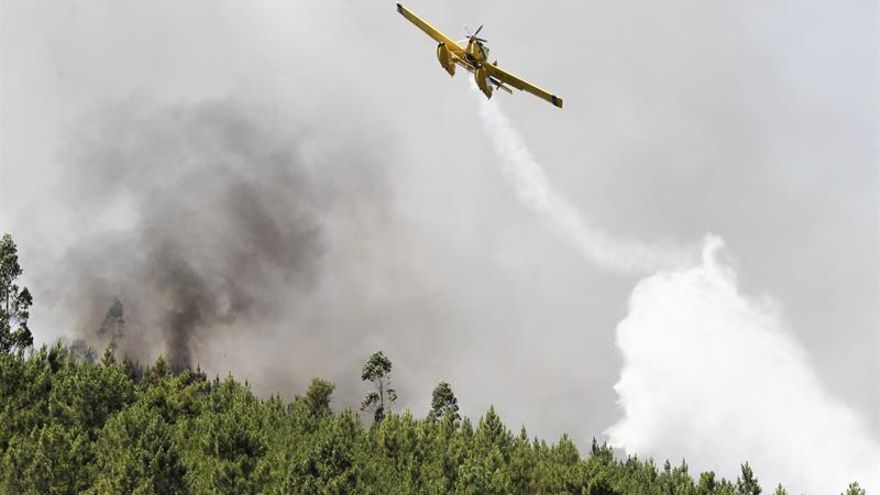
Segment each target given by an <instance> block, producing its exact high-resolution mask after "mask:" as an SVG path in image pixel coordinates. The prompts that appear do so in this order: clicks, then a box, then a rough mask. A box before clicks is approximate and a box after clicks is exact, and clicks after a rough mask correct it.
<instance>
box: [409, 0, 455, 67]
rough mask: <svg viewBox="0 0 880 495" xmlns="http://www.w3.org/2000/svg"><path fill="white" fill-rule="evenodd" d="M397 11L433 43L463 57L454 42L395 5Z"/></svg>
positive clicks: (410, 12)
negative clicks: (439, 44)
mask: <svg viewBox="0 0 880 495" xmlns="http://www.w3.org/2000/svg"><path fill="white" fill-rule="evenodd" d="M397 11H398V12H400V15H402V16H404V17H406V18H407V19H409V22H411V23H413V24H415V25H416V27H418V28H419V29H421V30H422V31H424V32H425V33H427V35H428V36H430V37H432V38H434V40H435V41H437V42H438V43H445V44H446V48H447V49H448V50H449V51H450V52H452V53H454V54H456V55H459V56H461V55H464V49H463V48H462V47H460V46H459V45H458V43H456V42H455V40H453V39H452V38H450V37H449V36H446V35H445V34H443V33H441V32H440V30H438V29H437V28H435V27H434V26H432V25H430V24H428V23H427V22H425V21H424V20H423V19H422V18H421V17H419V16H417V15H415V14H413V13H412V11H410V10H409V9H407V8H406V7H404V6H403V5H400V4H397Z"/></svg>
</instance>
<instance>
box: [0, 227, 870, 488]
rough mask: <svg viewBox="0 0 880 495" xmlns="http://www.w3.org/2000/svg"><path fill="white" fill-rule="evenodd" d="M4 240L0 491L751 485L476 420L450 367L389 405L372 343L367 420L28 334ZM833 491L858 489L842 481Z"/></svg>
mask: <svg viewBox="0 0 880 495" xmlns="http://www.w3.org/2000/svg"><path fill="white" fill-rule="evenodd" d="M0 247H2V249H0V251H2V253H0V254H2V255H3V256H2V257H0V263H6V264H8V263H12V262H14V264H15V265H14V266H3V267H0V273H2V274H4V275H8V276H3V277H0V284H4V285H3V286H2V287H0V295H2V296H3V298H4V299H2V300H0V325H2V326H0V344H2V345H0V404H2V406H0V426H2V428H0V455H2V457H0V493H2V494H29V493H33V494H74V493H89V494H117V493H118V494H135V493H137V494H171V493H175V494H176V493H193V494H203V493H204V494H231V493H235V494H239V493H266V494H287V493H297V494H347V493H364V494H371V493H375V494H404V493H418V494H423V493H425V494H448V493H454V494H495V493H497V494H502V493H503V494H507V493H554V494H558V493H572V494H574V493H582V494H657V495H661V494H663V495H666V494H694V495H697V494H699V495H704V494H719V495H721V494H724V495H758V494H760V493H762V489H761V487H760V485H759V483H758V479H757V477H756V476H755V473H753V472H752V469H751V467H750V466H749V465H748V463H745V464H743V465H742V471H741V474H740V476H739V477H738V478H737V479H736V480H735V481H729V480H726V479H721V478H717V477H716V476H715V474H714V473H713V472H705V473H700V474H699V475H698V476H696V477H694V476H692V475H691V474H690V473H689V471H688V466H687V464H686V463H684V461H682V463H681V464H680V465H678V466H674V467H673V466H672V465H671V464H670V463H669V462H668V461H667V462H666V463H664V465H663V466H662V467H658V466H657V465H655V464H654V461H653V460H651V459H644V460H643V459H639V458H637V457H628V458H626V459H619V458H616V457H615V456H614V454H613V452H612V450H611V448H610V447H608V446H607V445H598V444H597V443H596V442H595V440H594V442H593V445H592V447H591V449H590V451H589V452H588V453H587V454H586V455H581V454H580V453H579V452H578V449H577V448H576V447H575V445H574V443H573V442H572V441H571V440H570V439H569V438H568V437H567V436H563V437H562V438H560V439H559V440H558V441H557V442H555V443H548V442H546V441H544V440H539V439H530V438H529V437H528V435H527V433H526V430H525V428H522V429H521V430H520V431H519V432H518V433H517V434H514V433H512V432H511V431H510V429H509V428H508V427H507V426H506V425H505V424H504V423H503V421H502V420H501V418H500V417H499V416H498V415H497V414H496V413H495V411H494V409H493V408H491V407H490V408H489V410H488V411H487V412H486V413H485V415H484V416H483V417H482V418H480V419H479V421H477V423H476V425H474V424H473V423H472V422H471V420H470V419H469V418H461V417H460V416H459V414H458V401H457V399H456V398H455V396H454V394H453V392H452V388H451V386H450V385H449V384H448V383H446V382H441V383H440V384H438V386H437V388H436V389H435V390H434V393H433V395H432V397H431V398H430V400H431V411H430V412H429V413H428V416H427V417H426V418H415V417H413V415H412V414H411V413H410V412H409V411H404V412H402V413H395V412H393V411H392V410H391V405H392V404H393V402H394V399H395V398H396V393H395V392H394V390H393V389H391V388H390V373H391V369H392V366H391V361H390V360H389V359H388V358H387V357H386V356H385V355H384V354H382V353H381V352H378V353H375V354H373V355H372V356H370V358H369V359H368V360H367V362H366V363H365V365H364V370H363V374H362V376H361V378H362V380H364V381H366V382H370V384H371V385H372V387H373V388H372V390H371V392H370V393H368V394H367V396H366V398H365V400H364V404H363V408H362V409H364V410H367V409H369V410H372V411H373V415H372V420H371V421H368V422H366V423H365V422H364V421H363V419H362V418H361V416H360V415H359V414H358V413H356V412H354V411H351V410H347V409H346V410H342V411H338V412H334V411H333V410H332V408H331V396H332V393H333V390H334V385H333V384H332V383H330V382H327V381H325V380H321V379H317V378H316V379H314V380H312V383H311V385H310V386H309V388H308V390H307V391H306V392H305V394H304V395H303V396H298V397H296V398H294V399H293V400H292V401H291V402H285V401H284V400H282V399H281V398H280V397H278V396H273V397H269V398H267V399H261V398H258V397H256V396H255V395H254V394H253V393H252V392H251V390H250V388H249V387H248V385H247V384H246V383H240V382H238V381H236V380H235V379H234V378H233V377H231V376H230V377H228V378H226V379H225V380H222V381H221V380H219V379H218V378H214V379H213V380H211V379H208V378H207V377H206V376H205V374H204V373H202V372H201V371H198V370H180V371H172V370H171V369H170V367H169V366H168V363H167V362H166V361H165V359H164V358H161V357H160V358H159V359H158V360H157V361H156V362H155V363H153V364H152V365H150V366H147V367H141V366H139V365H137V364H135V363H133V362H131V361H130V360H127V359H124V360H123V361H122V362H118V361H117V359H116V357H115V356H114V352H113V347H112V346H111V347H108V348H107V350H106V351H105V353H104V355H103V357H102V358H101V359H100V361H98V360H95V359H93V358H89V357H88V356H89V354H86V356H87V357H86V358H85V359H83V358H82V355H83V354H82V353H81V352H75V351H74V350H73V349H71V348H68V347H65V346H63V345H61V344H60V343H59V344H56V345H55V346H53V347H51V348H48V347H46V346H43V347H41V348H39V349H36V350H35V349H33V348H32V347H31V338H30V332H29V330H28V328H27V316H28V313H27V311H28V308H29V306H30V303H31V299H30V294H29V293H27V289H20V288H18V287H17V286H15V285H14V282H15V279H16V278H17V277H18V276H19V275H20V274H21V272H22V270H21V269H20V267H18V259H17V256H16V255H15V245H14V243H12V241H11V238H10V237H9V236H8V235H7V236H4V237H3V243H2V246H0ZM22 294H26V296H22ZM10 299H12V300H13V301H12V303H10V302H9V301H10ZM77 356H80V357H79V358H78V357H77ZM92 356H93V354H92ZM426 401H427V398H426ZM773 493H774V494H784V493H786V491H785V489H784V488H783V487H782V486H777V487H776V488H775V491H774V492H773ZM845 494H846V495H864V494H865V491H864V490H863V489H861V488H860V487H859V485H858V483H852V484H851V485H850V486H849V487H848V488H847V490H846V491H845Z"/></svg>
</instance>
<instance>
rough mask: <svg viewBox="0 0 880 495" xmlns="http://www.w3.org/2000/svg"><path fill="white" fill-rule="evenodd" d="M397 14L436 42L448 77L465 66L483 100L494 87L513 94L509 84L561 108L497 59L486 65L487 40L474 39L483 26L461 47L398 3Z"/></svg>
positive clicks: (556, 99) (557, 101) (555, 99)
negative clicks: (457, 66) (502, 65)
mask: <svg viewBox="0 0 880 495" xmlns="http://www.w3.org/2000/svg"><path fill="white" fill-rule="evenodd" d="M397 11H398V12H400V14H401V15H403V16H404V17H406V18H407V19H409V21H410V22H412V23H413V24H415V25H416V27H418V28H419V29H421V30H422V31H424V32H425V33H427V34H428V36H430V37H431V38H434V40H435V41H436V42H437V43H439V44H438V45H437V58H438V59H439V60H440V65H442V66H443V68H444V69H446V72H448V73H449V75H450V76H454V75H455V66H456V65H460V66H462V67H464V68H465V69H467V70H468V72H471V73H472V74H473V75H474V78H475V79H476V80H477V86H479V88H480V90H481V91H482V92H483V94H485V95H486V98H491V97H492V88H493V86H494V87H495V88H497V89H500V90H502V91H507V92H508V93H513V91H511V90H510V88H509V87H507V86H505V84H508V85H510V86H512V87H514V88H516V89H519V90H522V91H527V92H529V93H532V94H533V95H535V96H537V97H538V98H541V99H543V100H547V101H549V102H550V103H551V104H553V105H554V106H557V107H559V108H562V98H560V97H558V96H556V95H553V94H550V93H548V92H547V91H545V90H543V89H541V88H539V87H537V86H535V85H534V84H531V83H529V82H526V81H523V80H522V79H520V78H518V77H516V76H514V75H513V74H511V73H510V72H507V71H506V70H504V69H502V68H501V67H498V61H497V60H496V61H495V62H493V63H491V64H490V63H489V47H488V46H486V40H484V39H483V38H478V37H477V35H478V34H480V30H481V29H483V26H480V27H479V28H478V29H477V30H476V31H475V32H474V34H471V35H469V36H468V37H467V39H466V40H462V41H461V42H464V41H467V45H466V46H462V45H460V44H459V43H458V42H455V41H453V40H452V38H450V37H449V36H446V35H445V34H443V33H441V32H440V31H438V30H437V28H435V27H434V26H432V25H430V24H428V23H427V22H425V21H424V20H423V19H422V18H420V17H419V16H417V15H415V14H414V13H412V11H410V10H409V9H407V8H406V7H404V6H403V5H400V4H397Z"/></svg>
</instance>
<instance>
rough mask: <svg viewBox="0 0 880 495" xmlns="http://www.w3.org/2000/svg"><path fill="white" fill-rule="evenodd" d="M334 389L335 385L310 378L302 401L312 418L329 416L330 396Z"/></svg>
mask: <svg viewBox="0 0 880 495" xmlns="http://www.w3.org/2000/svg"><path fill="white" fill-rule="evenodd" d="M334 389H336V385H334V384H332V383H330V382H328V381H326V380H322V379H320V378H312V382H311V383H310V384H309V388H308V390H306V395H305V397H304V398H303V400H305V402H306V405H307V406H308V408H309V412H310V413H312V415H313V416H321V415H323V414H330V412H331V411H330V396H331V395H332V394H333V390H334Z"/></svg>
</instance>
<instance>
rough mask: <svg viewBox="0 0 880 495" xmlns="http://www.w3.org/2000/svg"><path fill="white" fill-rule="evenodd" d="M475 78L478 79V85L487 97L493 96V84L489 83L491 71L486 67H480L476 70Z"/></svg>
mask: <svg viewBox="0 0 880 495" xmlns="http://www.w3.org/2000/svg"><path fill="white" fill-rule="evenodd" d="M474 79H476V80H477V87H479V88H480V91H482V92H483V94H484V95H486V98H492V89H493V88H492V84H490V83H489V71H487V70H486V68H485V67H480V68H479V69H477V70H475V71H474Z"/></svg>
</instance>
